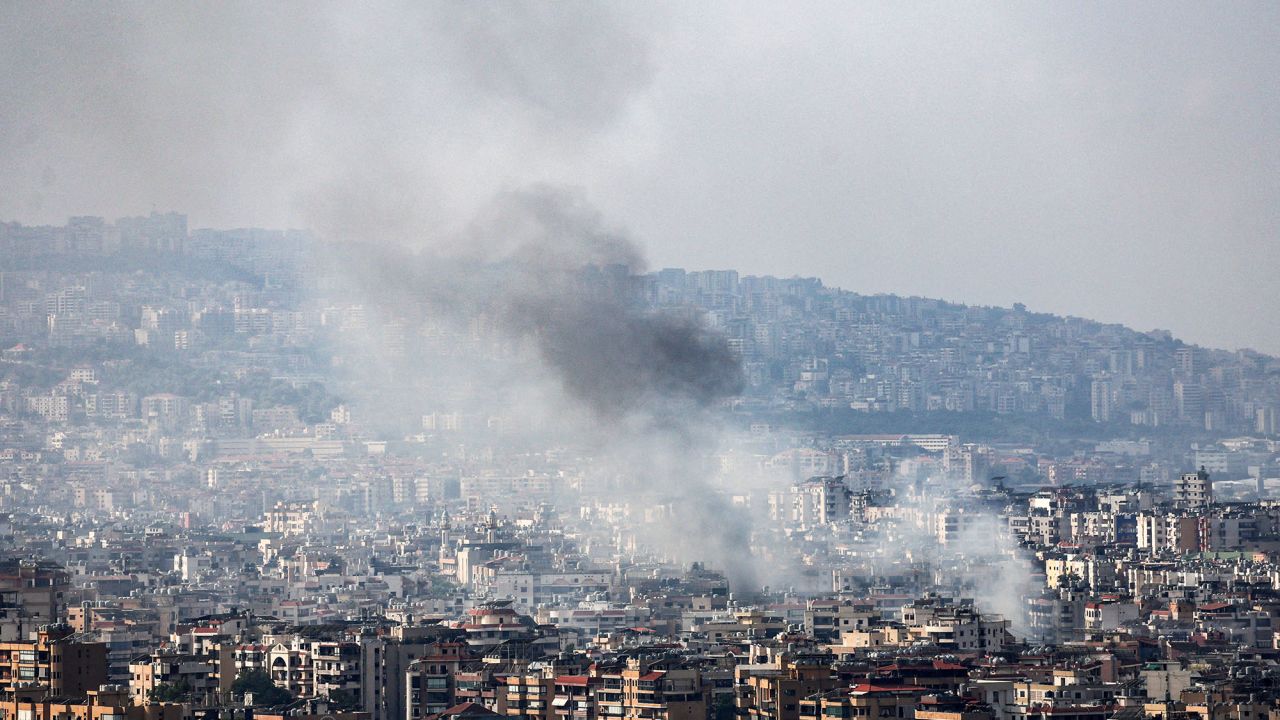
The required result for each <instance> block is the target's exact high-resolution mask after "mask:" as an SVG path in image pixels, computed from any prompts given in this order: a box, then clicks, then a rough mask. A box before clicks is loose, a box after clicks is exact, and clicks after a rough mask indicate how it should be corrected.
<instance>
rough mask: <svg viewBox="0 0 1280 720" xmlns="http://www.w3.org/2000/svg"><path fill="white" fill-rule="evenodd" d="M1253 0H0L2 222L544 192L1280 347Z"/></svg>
mask: <svg viewBox="0 0 1280 720" xmlns="http://www.w3.org/2000/svg"><path fill="white" fill-rule="evenodd" d="M1278 15H1280V6H1275V5H1271V4H1263V3H1236V4H1230V5H1214V6H1205V5H1200V4H1193V3H1160V4H1154V3H1150V4H1143V3H1128V4H1083V5H1072V6H1061V5H1051V4H1025V5H990V4H973V5H965V6H923V5H892V6H888V5H885V6H861V5H860V6H843V5H835V4H825V3H813V4H808V5H804V6H801V8H800V11H797V10H796V8H794V7H788V8H782V7H777V6H770V5H765V4H747V5H729V4H711V5H699V6H693V7H689V6H681V5H626V4H620V3H619V4H577V3H560V4H539V3H531V4H518V5H515V4H513V5H502V6H496V5H476V4H430V5H422V6H420V5H415V4H401V3H378V4H375V5H371V6H366V7H361V8H353V7H347V6H340V5H332V4H325V5H315V6H312V5H303V4H280V5H272V6H257V5H253V4H248V3H230V4H206V3H194V4H186V5H163V4H150V3H125V4H112V5H69V4H68V5H60V4H55V5H34V4H9V5H6V6H4V7H3V8H0V39H2V40H3V42H2V43H0V59H3V61H4V63H5V65H6V67H8V68H10V69H11V71H10V72H8V73H6V74H5V76H4V77H3V79H0V105H3V108H4V109H3V110H0V117H2V118H3V121H2V122H0V152H3V153H4V156H5V157H6V158H7V159H8V160H9V162H8V163H6V164H5V167H4V168H3V169H0V216H3V217H5V218H7V219H13V220H18V221H21V222H26V223H30V224H39V223H53V224H61V223H62V222H64V221H65V219H66V217H67V216H70V215H80V214H100V215H105V216H108V217H115V216H120V215H133V214H138V213H139V212H143V213H145V212H146V211H148V210H150V209H157V210H162V211H163V210H177V211H181V212H187V213H188V214H189V215H190V217H191V220H192V226H193V227H196V226H214V227H233V226H260V227H278V228H282V227H290V226H292V227H308V228H311V229H314V230H315V231H317V232H318V233H320V234H322V235H325V236H327V237H335V238H348V237H357V236H359V237H361V238H362V239H367V238H365V237H364V236H366V235H367V236H369V238H371V239H373V240H385V239H395V240H399V241H405V240H409V241H410V242H411V243H412V242H414V241H416V240H418V239H421V241H422V242H423V243H434V242H442V240H441V238H453V237H455V236H456V235H457V232H458V230H459V228H462V227H463V226H465V224H466V223H467V222H468V221H469V219H470V218H471V217H472V216H473V215H474V213H475V211H476V209H477V208H478V207H480V206H482V205H483V204H484V203H485V202H487V201H488V200H489V199H490V198H491V197H493V196H494V194H495V193H498V192H502V191H506V190H510V189H513V188H520V187H524V186H527V185H529V184H536V183H552V184H557V185H564V186H568V187H572V188H578V189H580V190H581V192H582V194H583V195H584V196H585V198H586V199H587V200H589V201H590V203H591V204H593V205H594V206H595V207H597V208H598V209H599V211H600V212H601V214H602V216H603V217H604V218H605V220H606V221H607V222H608V223H609V224H610V225H611V226H617V227H619V228H624V229H625V230H626V233H627V235H628V236H629V237H631V238H633V239H634V240H635V241H636V242H637V243H638V244H639V245H641V246H643V249H644V250H645V252H646V254H647V256H648V257H649V259H650V267H651V268H659V267H664V266H678V267H691V268H695V267H703V268H732V269H736V270H738V271H739V272H742V273H744V274H755V275H766V274H767V275H775V276H784V277H785V276H792V275H800V276H815V277H819V278H821V279H822V280H823V282H824V283H826V284H828V285H832V286H837V287H841V288H844V289H847V290H851V291H855V292H859V293H865V294H875V293H892V294H898V295H917V296H924V297H935V298H941V299H946V300H949V301H953V302H961V303H966V304H972V305H996V306H1003V307H1008V306H1010V305H1012V304H1013V303H1015V302H1022V303H1025V304H1026V305H1027V306H1028V308H1029V309H1031V310H1034V311H1038V312H1050V313H1054V314H1059V315H1072V316H1079V317H1085V318H1089V319H1093V320H1098V321H1102V322H1109V323H1122V324H1124V325H1127V326H1130V327H1133V328H1135V329H1137V330H1141V331H1147V330H1151V329H1155V328H1162V329H1168V330H1169V331H1171V332H1172V333H1173V334H1174V335H1175V336H1176V337H1179V338H1182V339H1184V340H1186V341H1188V342H1191V343H1195V344H1199V345H1204V346H1209V347H1221V348H1225V349H1236V348H1241V347H1252V348H1255V349H1258V350H1261V351H1265V352H1270V353H1273V354H1280V327H1277V326H1276V325H1275V323H1273V322H1271V318H1270V316H1271V315H1272V314H1274V313H1275V312H1276V311H1277V310H1280V299H1278V298H1280V274H1278V273H1276V272H1275V268H1276V267H1280V242H1278V240H1280V210H1278V208H1280V202H1278V201H1280V142H1278V140H1277V138H1278V137H1280V135H1278V133H1277V131H1278V130H1280V91H1278V90H1277V88H1276V87H1275V84H1274V81H1273V79H1272V78H1273V75H1274V71H1275V70H1276V69H1277V68H1278V67H1280V30H1277V28H1278V27H1280V24H1277V22H1276V21H1277V20H1280V17H1277V16H1278ZM444 242H447V240H444Z"/></svg>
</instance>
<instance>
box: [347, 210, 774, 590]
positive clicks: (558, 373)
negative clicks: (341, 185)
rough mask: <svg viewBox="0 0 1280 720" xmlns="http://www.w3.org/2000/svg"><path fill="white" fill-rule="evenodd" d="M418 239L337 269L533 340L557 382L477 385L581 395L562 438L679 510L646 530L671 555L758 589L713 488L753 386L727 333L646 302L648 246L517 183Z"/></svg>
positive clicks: (454, 318)
mask: <svg viewBox="0 0 1280 720" xmlns="http://www.w3.org/2000/svg"><path fill="white" fill-rule="evenodd" d="M417 237H419V238H422V240H420V241H419V246H418V247H417V248H412V249H411V248H408V247H404V246H400V245H376V244H368V243H355V244H337V245H336V246H333V247H332V248H331V250H332V252H333V253H334V254H335V257H334V258H332V259H331V266H332V267H340V268H342V269H343V273H344V274H345V275H346V277H347V278H348V279H349V280H350V281H351V282H352V283H353V285H352V288H351V289H352V290H353V291H354V293H355V296H356V297H363V298H366V299H368V301H369V302H370V303H372V304H373V305H374V306H376V307H379V308H381V309H382V310H383V311H386V312H394V313H395V314H396V315H397V316H398V317H408V318H416V319H417V321H418V322H424V321H427V320H428V319H432V320H439V319H442V318H443V319H445V320H446V321H447V322H448V323H450V324H451V325H453V326H454V327H467V326H471V325H473V324H474V323H475V322H477V321H479V320H482V319H485V320H489V321H492V323H494V324H495V325H496V326H497V327H498V328H500V330H501V333H502V334H503V335H505V336H506V337H507V338H510V339H512V340H514V341H517V342H528V343H530V344H531V345H532V347H533V348H534V349H535V350H536V356H537V358H538V359H539V360H540V363H541V367H542V368H543V369H545V370H547V371H549V378H548V379H550V380H551V381H552V382H553V383H554V384H555V389H554V390H553V391H552V392H548V391H547V388H546V387H545V386H541V385H540V384H539V378H540V377H541V376H540V375H539V374H537V373H534V374H531V375H530V374H526V375H521V376H520V377H519V378H512V377H507V378H505V379H500V378H498V377H494V376H492V375H491V376H488V377H484V378H477V380H478V382H477V383H475V384H476V385H479V384H485V385H487V386H490V387H493V386H498V387H501V388H502V391H501V392H502V393H503V395H504V396H503V400H502V403H503V404H504V405H505V406H508V407H510V406H512V405H516V406H519V407H524V408H532V407H533V406H536V405H538V404H545V403H546V402H547V400H548V398H549V396H550V397H554V396H555V395H556V394H557V393H558V394H560V395H561V396H563V397H564V398H565V399H567V400H568V402H560V403H556V406H557V407H559V408H560V409H561V410H563V411H564V412H566V413H568V415H567V416H566V415H561V416H559V417H557V418H556V419H555V426H556V427H558V428H559V429H560V432H561V433H562V434H561V435H560V436H559V437H556V438H555V440H557V441H558V442H566V441H571V442H574V443H575V444H578V445H585V446H587V447H589V448H590V450H592V451H593V453H595V454H597V455H599V456H601V460H602V461H603V462H605V463H606V464H607V465H608V466H609V467H611V468H613V474H614V475H615V479H616V481H615V483H614V484H613V485H612V486H611V487H612V489H613V490H614V491H615V492H614V496H615V499H626V500H630V501H632V502H635V503H637V504H649V503H652V502H654V501H655V500H656V501H658V502H661V503H663V504H669V506H670V508H671V513H672V514H671V516H670V517H669V518H666V519H665V521H664V522H662V523H660V524H658V525H652V526H650V527H649V529H650V531H651V535H650V536H649V537H647V538H645V539H646V540H647V541H648V542H649V543H650V544H651V545H652V546H654V547H657V548H660V549H662V550H664V551H666V552H667V553H668V554H669V555H670V556H672V557H675V558H678V559H682V560H684V561H686V562H689V561H696V560H702V561H707V562H710V563H712V564H713V565H714V566H715V567H718V568H724V569H726V571H727V573H728V575H729V577H730V580H731V583H732V584H733V586H734V587H735V588H736V589H738V590H739V591H743V592H750V591H751V590H753V589H754V588H755V587H756V582H755V579H754V572H753V570H752V567H751V552H750V547H751V542H750V541H751V535H750V531H749V527H748V526H747V524H746V518H745V517H744V516H743V515H742V514H741V513H740V512H739V511H738V510H736V509H733V508H731V507H729V506H728V504H727V502H726V500H725V496H724V495H723V494H722V493H721V492H719V491H718V490H717V489H716V488H713V487H712V486H711V485H710V484H709V482H708V469H707V463H706V461H705V459H706V458H707V457H708V456H709V455H710V454H712V453H713V452H714V451H715V450H716V442H717V437H718V429H717V424H716V422H717V421H716V418H715V415H714V411H715V410H716V409H717V407H718V406H719V405H720V404H721V403H722V402H723V401H726V400H728V399H730V398H731V397H733V396H734V395H735V394H736V393H737V392H738V391H739V390H740V389H741V384H742V378H741V368H740V366H739V362H738V360H737V358H736V357H735V356H734V355H733V354H732V353H731V352H730V351H729V347H728V344H727V342H726V340H725V338H724V337H722V336H721V335H719V334H718V333H716V332H714V331H712V330H711V329H710V328H707V327H706V326H704V325H703V324H702V323H701V322H700V321H699V320H698V319H697V318H694V317H689V316H683V315H667V314H661V313H655V312H652V311H646V310H643V309H641V307H640V303H639V302H638V299H637V298H636V297H634V293H635V292H636V288H635V287H634V283H635V280H636V275H635V273H638V272H640V271H642V270H643V259H642V257H641V251H640V250H639V249H638V248H637V247H636V246H635V245H634V244H633V243H632V242H631V241H629V240H628V239H627V237H626V236H625V233H624V232H622V231H620V230H617V229H613V228H609V227H608V226H607V225H606V224H605V222H604V221H603V219H602V218H601V217H600V215H599V213H598V212H596V211H595V210H594V209H592V208H591V207H589V205H587V203H586V202H585V201H584V200H583V198H582V197H581V195H580V194H579V193H576V192H574V191H572V190H568V189H565V188H555V187H548V186H537V187H531V188H526V189H523V190H514V191H507V192H503V193H500V194H499V195H498V196H497V197H495V198H494V199H493V200H492V201H491V202H490V203H488V204H487V205H486V206H485V208H484V209H483V211H482V212H481V214H480V215H479V216H478V217H477V218H476V220H475V221H474V222H473V223H471V224H470V225H469V226H468V228H467V229H466V231H465V238H463V239H462V240H460V241H459V240H453V239H448V238H436V239H435V240H434V241H433V240H432V239H431V234H430V233H429V232H423V233H419V234H418V235H417ZM406 311H407V312H406ZM366 347H373V348H375V350H374V352H376V345H374V346H366ZM419 369H420V371H421V372H422V373H427V374H430V373H432V372H435V371H437V370H444V371H445V372H447V373H449V374H450V375H451V376H452V378H451V379H452V380H454V381H457V380H458V379H459V378H460V377H465V376H467V375H469V374H473V373H475V372H476V371H475V369H474V368H471V369H466V368H463V367H458V366H451V367H448V368H439V369H437V368H432V367H431V366H430V365H427V366H425V367H420V368H419ZM489 372H492V371H491V370H490V371H489ZM400 374H401V375H405V374H406V373H400ZM409 374H412V373H409ZM414 385H415V386H416V383H415V384H414ZM461 402H462V403H463V404H464V405H465V406H467V407H472V408H474V407H476V406H477V405H478V401H477V399H476V398H462V399H461ZM369 405H372V407H369V408H368V410H366V412H368V411H370V410H372V411H373V412H377V400H371V401H368V402H367V403H366V406H367V407H368V406H369ZM423 406H424V403H423V401H422V399H421V398H419V399H418V402H417V403H416V407H419V408H421V407H423ZM542 412H543V413H545V412H546V410H545V408H543V410H542ZM529 414H535V415H536V414H539V413H538V412H537V411H536V410H532V411H531V413H526V416H528V415H529ZM539 424H540V425H541V423H539ZM689 528H697V529H698V532H697V533H696V534H695V535H692V536H691V535H690V534H689V533H688V529H689Z"/></svg>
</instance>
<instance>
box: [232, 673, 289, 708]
mask: <svg viewBox="0 0 1280 720" xmlns="http://www.w3.org/2000/svg"><path fill="white" fill-rule="evenodd" d="M231 692H233V693H236V694H238V695H243V694H245V693H253V704H254V705H268V706H271V705H285V704H288V703H290V702H292V701H293V694H292V693H290V692H289V691H288V690H285V689H284V688H282V687H277V686H276V684H275V683H274V682H272V681H271V676H270V675H268V674H267V673H266V671H265V670H247V671H245V672H242V673H240V675H239V676H238V677H236V679H235V682H233V683H231Z"/></svg>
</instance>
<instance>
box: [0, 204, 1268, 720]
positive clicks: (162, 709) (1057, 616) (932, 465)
mask: <svg viewBox="0 0 1280 720" xmlns="http://www.w3.org/2000/svg"><path fill="white" fill-rule="evenodd" d="M550 224H551V225H554V226H555V227H556V228H560V227H561V225H562V224H557V223H550ZM588 236H589V237H588V240H589V241H590V242H589V244H588V249H589V250H591V252H586V253H580V254H579V256H580V257H585V258H586V260H585V261H579V260H578V259H577V257H578V256H575V258H573V259H572V261H571V262H568V263H567V264H566V265H565V266H564V268H563V269H562V270H560V269H557V270H553V271H549V270H547V268H543V267H539V268H538V270H537V271H536V274H535V275H534V276H533V277H534V279H535V281H536V282H535V283H534V284H537V285H541V284H542V283H546V285H545V286H540V287H535V288H533V289H530V288H528V287H525V284H526V281H528V280H529V278H528V277H526V276H525V275H522V274H521V273H522V271H521V269H520V266H521V265H523V264H528V263H529V262H530V260H529V258H530V257H532V256H530V255H527V254H525V255H522V254H521V253H520V252H516V253H515V254H514V255H512V256H511V258H509V259H507V260H503V261H500V262H494V261H490V260H484V261H480V262H478V263H460V262H458V261H457V260H455V259H448V258H436V257H425V258H424V257H420V256H416V255H414V256H409V255H404V256H400V255H396V254H394V253H391V254H389V255H388V256H387V257H386V258H383V259H381V260H379V259H377V258H374V259H372V260H370V257H371V256H372V255H373V254H375V251H374V250H373V249H372V248H362V247H359V246H357V247H355V248H354V249H353V248H351V247H337V246H334V245H331V244H328V243H325V242H322V241H320V240H317V239H316V238H314V237H313V236H312V235H311V234H310V233H307V232H302V231H276V230H263V229H233V230H216V229H189V228H188V221H187V217H186V216H185V215H182V214H180V213H177V212H166V213H157V212H152V213H150V214H149V215H146V216H142V217H128V218H120V219H115V220H107V219H104V218H100V217H89V216H80V217H73V218H70V219H69V220H68V221H67V223H66V224H65V225H61V226H29V225H23V224H20V223H17V222H7V223H3V224H0V488H2V492H0V551H2V552H0V554H2V555H3V560H0V717H3V718H6V719H7V720H72V719H74V720H125V718H128V719H129V720H143V719H146V720H179V719H183V718H237V719H239V718H244V720H250V719H251V718H260V719H270V718H281V717H293V718H303V719H307V718H312V719H320V718H324V719H325V720H427V719H430V720H484V719H485V718H490V717H495V716H502V717H506V718H519V719H521V720H605V719H607V718H610V717H618V718H643V719H645V720H729V719H730V718H738V719H739V720H825V719H827V718H857V717H871V718H886V717H896V718H916V719H917V720H1047V719H1048V718H1055V719H1058V720H1111V719H1113V718H1115V719H1121V720H1129V719H1136V718H1144V717H1145V718H1160V719H1161V720H1184V719H1189V718H1197V719H1198V720H1267V719H1268V718H1270V719H1271V720H1275V719H1276V718H1280V628H1277V627H1274V626H1273V621H1272V618H1273V617H1274V616H1276V615H1277V614H1280V466H1278V461H1280V430H1278V428H1277V414H1278V412H1280V359H1277V358H1274V357H1271V356H1268V355H1265V354H1262V353H1259V352H1253V351H1248V350H1241V351H1236V352H1227V351H1221V350H1213V349H1209V348H1203V347H1199V346H1196V345H1191V344H1187V343H1184V342H1182V341H1180V340H1178V339H1176V338H1174V337H1173V336H1172V335H1171V334H1170V333H1169V332H1165V331H1151V332H1138V331H1135V330H1131V329H1128V328H1125V327H1122V326H1119V325H1108V324H1102V323H1098V322H1093V321H1089V320H1085V319H1080V318H1074V317H1058V316H1054V315H1049V314H1043V313H1037V312H1031V311H1029V310H1027V309H1026V308H1025V307H1023V306H1022V305H1015V306H1014V307H1013V308H1011V309H1003V308H994V307H975V306H966V305H962V304H956V303H951V302H945V301H942V300H934V299H927V298H920V297H899V296H893V295H860V294H857V293H855V292H850V291H847V290H841V289H837V288H833V287H829V286H826V285H824V284H823V282H822V281H821V280H819V279H816V278H777V277H758V276H739V274H738V273H737V272H734V271H731V270H712V271H686V270H682V269H660V270H656V271H645V270H643V268H640V267H639V266H638V264H637V265H634V266H629V265H628V264H626V263H623V262H618V258H619V257H621V258H622V259H623V260H625V259H626V257H625V256H626V253H625V252H623V253H620V254H604V255H601V254H593V253H594V252H595V250H594V249H595V248H598V247H601V246H602V243H601V238H600V237H597V236H596V235H592V234H590V233H588ZM542 249H543V248H539V250H540V251H541V250H542ZM379 252H381V251H379ZM543 254H545V253H543ZM379 263H382V264H379ZM392 267H395V268H399V269H401V270H402V274H403V275H405V276H406V277H407V279H405V280H400V279H397V273H396V272H390V271H389V269H390V268H392ZM424 267H427V268H430V270H423V268H424ZM370 270H371V272H367V273H366V272H365V271H370ZM370 276H371V277H372V278H373V280H372V281H369V280H367V279H362V278H367V277H370ZM512 288H516V289H512ZM547 288H550V289H547ZM566 297H571V298H573V299H572V300H571V301H566V300H564V298H566ZM548 298H553V299H552V300H548ZM599 308H604V310H605V311H607V312H606V315H607V317H609V318H621V320H620V321H619V322H620V327H615V326H614V325H613V324H612V321H607V322H602V321H599V320H598V319H597V318H598V317H600V315H598V314H597V311H598V309H599ZM562 318H568V319H567V320H562ZM579 335H581V336H582V337H578V336H579ZM618 368H621V370H618Z"/></svg>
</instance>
